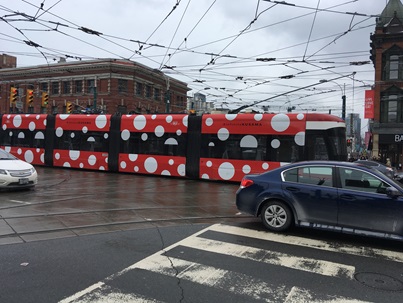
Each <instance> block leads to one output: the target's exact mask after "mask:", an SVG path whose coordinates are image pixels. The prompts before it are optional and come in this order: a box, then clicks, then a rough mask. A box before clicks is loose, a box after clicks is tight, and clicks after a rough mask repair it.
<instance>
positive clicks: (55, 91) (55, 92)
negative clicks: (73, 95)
mask: <svg viewBox="0 0 403 303" xmlns="http://www.w3.org/2000/svg"><path fill="white" fill-rule="evenodd" d="M51 89H52V91H51V94H52V95H58V94H59V82H52V86H51Z"/></svg>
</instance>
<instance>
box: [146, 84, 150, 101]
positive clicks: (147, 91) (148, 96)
mask: <svg viewBox="0 0 403 303" xmlns="http://www.w3.org/2000/svg"><path fill="white" fill-rule="evenodd" d="M146 98H151V85H146Z"/></svg>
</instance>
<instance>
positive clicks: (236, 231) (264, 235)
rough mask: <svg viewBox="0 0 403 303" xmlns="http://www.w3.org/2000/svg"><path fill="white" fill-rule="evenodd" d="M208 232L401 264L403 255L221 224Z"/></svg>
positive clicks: (215, 225)
mask: <svg viewBox="0 0 403 303" xmlns="http://www.w3.org/2000/svg"><path fill="white" fill-rule="evenodd" d="M210 230H212V231H216V232H220V233H227V234H232V235H239V236H244V237H249V238H255V239H260V240H266V241H274V242H278V243H285V244H290V245H298V246H302V247H309V248H315V249H320V250H325V251H331V252H337V253H346V254H351V255H357V256H365V257H369V258H383V259H386V260H390V261H395V262H401V263H403V254H402V253H400V252H393V251H388V250H382V249H376V248H369V247H358V246H353V245H344V246H342V247H341V246H336V245H335V244H334V243H332V242H325V241H319V240H314V239H305V238H300V237H295V236H289V235H281V234H275V233H271V232H266V231H257V230H251V229H246V228H241V227H235V226H230V225H223V224H214V225H212V226H211V228H210Z"/></svg>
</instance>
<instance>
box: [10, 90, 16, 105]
mask: <svg viewBox="0 0 403 303" xmlns="http://www.w3.org/2000/svg"><path fill="white" fill-rule="evenodd" d="M17 97H18V88H15V87H11V88H10V105H12V104H13V103H15V102H17Z"/></svg>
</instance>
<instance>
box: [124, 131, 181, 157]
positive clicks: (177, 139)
mask: <svg viewBox="0 0 403 303" xmlns="http://www.w3.org/2000/svg"><path fill="white" fill-rule="evenodd" d="M120 146H121V150H120V152H121V153H125V154H146V155H162V156H179V157H184V156H185V155H186V135H185V134H181V135H177V134H174V133H164V134H163V135H160V134H158V135H156V134H155V133H154V132H153V133H136V132H133V133H130V137H129V138H128V139H127V140H123V139H122V140H121V144H120Z"/></svg>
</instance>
